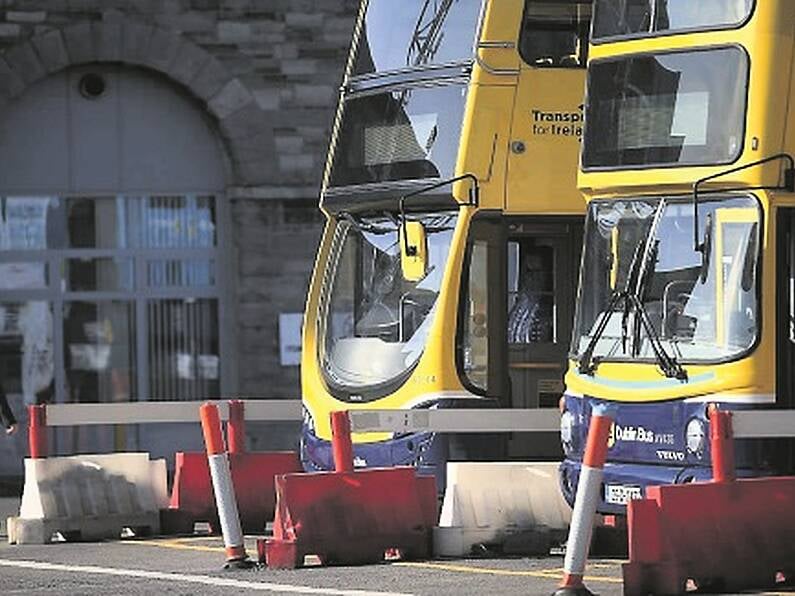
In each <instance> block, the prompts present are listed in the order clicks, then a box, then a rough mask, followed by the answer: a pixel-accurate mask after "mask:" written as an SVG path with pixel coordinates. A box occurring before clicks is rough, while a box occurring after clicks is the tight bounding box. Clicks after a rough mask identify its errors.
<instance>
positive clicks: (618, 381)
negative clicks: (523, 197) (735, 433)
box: [561, 0, 795, 513]
mask: <svg viewBox="0 0 795 596" xmlns="http://www.w3.org/2000/svg"><path fill="white" fill-rule="evenodd" d="M593 8H594V14H593V31H592V39H591V44H592V45H591V49H590V59H589V60H590V62H589V66H588V75H587V76H588V83H587V101H586V108H585V112H586V117H585V118H586V122H587V125H586V130H585V135H584V140H583V151H582V156H581V171H580V174H579V179H578V183H579V186H580V188H581V190H582V191H583V192H584V193H585V196H586V199H587V202H588V208H587V215H586V224H585V236H584V248H583V257H582V266H581V273H580V289H579V299H578V303H577V304H578V306H577V314H576V319H575V323H574V333H573V341H572V346H571V353H570V366H569V371H568V373H567V377H566V385H567V394H566V398H565V411H564V412H563V418H562V421H561V433H562V437H561V438H562V442H563V446H564V450H565V452H566V459H565V461H564V464H563V465H562V466H561V480H562V486H563V487H564V492H565V494H566V496H567V498H568V499H569V500H570V501H572V500H573V498H574V494H575V487H576V484H577V479H578V477H579V469H580V462H581V456H582V451H583V443H584V440H585V436H586V434H585V433H586V432H587V421H588V416H589V412H590V407H591V404H592V402H593V400H594V399H604V400H614V401H619V402H627V403H626V404H622V405H621V406H620V408H619V414H618V417H617V419H616V422H615V424H614V426H613V429H612V432H611V437H610V451H609V455H608V464H607V466H606V467H605V476H604V490H603V492H602V495H603V498H602V502H601V504H600V507H599V509H600V510H601V511H602V512H605V513H617V512H622V511H623V510H624V506H625V503H626V502H627V500H628V499H630V498H633V497H639V496H641V495H642V494H643V491H644V490H645V487H646V486H648V485H650V484H667V483H681V482H690V481H693V480H706V479H709V478H710V477H711V472H710V468H709V462H710V454H709V445H708V443H709V441H708V436H709V435H708V419H707V407H708V404H711V403H715V404H717V405H718V406H719V407H721V408H750V407H778V408H789V407H791V406H792V402H793V397H794V391H795V384H794V383H793V380H795V377H794V376H793V368H794V367H793V365H794V364H795V346H794V345H793V342H794V341H795V331H793V329H795V327H794V326H793V321H795V227H794V226H795V195H794V194H793V190H795V189H794V188H793V159H792V157H791V153H792V152H793V149H794V148H795V111H793V109H792V108H791V104H792V100H793V90H794V89H793V84H795V77H793V75H792V67H793V52H795V43H794V42H795V2H792V1H791V0H756V1H754V0H698V1H692V0H677V1H675V0H667V1H666V0H634V1H633V0H596V1H595V2H594V7H593ZM629 402H633V403H632V404H630V403H629ZM636 402H641V403H640V405H636ZM791 464H792V462H791V455H790V447H789V445H788V444H787V443H785V442H784V441H777V442H775V443H772V444H765V443H763V442H750V441H740V442H739V443H738V466H739V468H740V469H739V473H741V474H755V473H760V472H769V471H776V470H788V469H791Z"/></svg>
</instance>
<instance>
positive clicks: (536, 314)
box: [506, 217, 582, 459]
mask: <svg viewBox="0 0 795 596" xmlns="http://www.w3.org/2000/svg"><path fill="white" fill-rule="evenodd" d="M506 226H507V231H506V240H507V254H506V266H507V275H506V278H507V279H506V281H507V305H506V306H507V317H506V326H507V340H508V369H509V370H508V373H509V378H510V383H511V391H510V395H511V404H510V407H512V408H557V407H558V401H559V400H560V397H561V396H562V395H563V375H564V373H565V371H566V363H567V356H568V350H569V343H570V341H571V322H572V320H573V315H574V300H575V296H576V283H577V282H576V279H577V275H576V272H577V266H578V263H579V256H580V247H581V238H582V220H581V219H580V218H577V217H563V218H550V217H546V218H539V217H524V218H523V217H511V218H508V219H507V220H506ZM508 452H509V456H510V457H512V458H520V459H524V458H530V457H532V458H538V457H543V458H547V457H549V458H553V457H560V456H561V455H562V454H561V451H560V441H559V438H558V434H557V433H532V434H524V433H515V434H513V435H512V437H511V439H510V442H509V448H508Z"/></svg>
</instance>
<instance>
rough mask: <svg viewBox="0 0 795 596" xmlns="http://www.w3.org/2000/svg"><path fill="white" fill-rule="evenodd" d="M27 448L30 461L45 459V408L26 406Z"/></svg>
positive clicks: (42, 406)
mask: <svg viewBox="0 0 795 596" xmlns="http://www.w3.org/2000/svg"><path fill="white" fill-rule="evenodd" d="M28 448H29V449H30V457H31V459H40V458H44V457H47V406H46V405H45V404H41V405H37V406H28Z"/></svg>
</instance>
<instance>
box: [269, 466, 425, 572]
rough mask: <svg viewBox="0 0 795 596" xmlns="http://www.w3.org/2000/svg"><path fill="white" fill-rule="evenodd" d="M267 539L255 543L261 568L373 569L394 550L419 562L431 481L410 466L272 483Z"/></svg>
mask: <svg viewBox="0 0 795 596" xmlns="http://www.w3.org/2000/svg"><path fill="white" fill-rule="evenodd" d="M276 502H277V505H276V507H277V508H276V517H275V519H274V522H273V538H272V539H268V540H265V541H260V542H259V543H258V552H259V557H260V561H261V562H262V561H264V562H267V565H268V567H270V568H277V569H286V568H287V569H291V568H295V567H301V566H302V565H303V562H304V557H305V556H306V555H316V556H318V557H319V558H320V561H321V563H323V564H324V565H327V564H334V563H336V564H347V565H356V564H364V563H374V562H377V561H381V560H383V558H384V553H385V552H387V551H391V550H397V551H398V552H399V553H400V557H401V558H403V559H419V558H427V557H428V556H430V552H431V530H432V528H433V526H434V525H435V524H436V518H437V500H436V480H435V479H434V478H433V477H432V476H428V477H422V476H419V477H418V476H416V474H415V471H414V469H413V468H407V467H404V468H380V469H368V470H361V471H358V472H321V473H314V474H286V475H284V476H278V477H277V478H276Z"/></svg>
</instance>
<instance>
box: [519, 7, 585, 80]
mask: <svg viewBox="0 0 795 596" xmlns="http://www.w3.org/2000/svg"><path fill="white" fill-rule="evenodd" d="M590 18H591V3H590V2H576V1H571V2H560V1H559V0H558V1H557V2H553V1H550V0H546V1H543V0H527V3H526V4H525V13H524V20H523V23H522V30H521V32H520V34H519V53H520V54H521V55H522V58H523V59H524V61H525V62H526V63H527V64H529V65H530V66H538V67H555V68H585V62H586V59H587V57H588V29H589V26H590Z"/></svg>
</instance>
